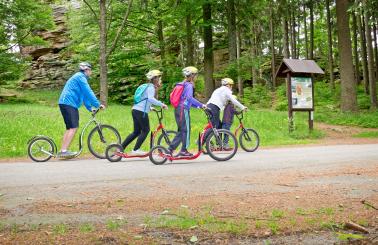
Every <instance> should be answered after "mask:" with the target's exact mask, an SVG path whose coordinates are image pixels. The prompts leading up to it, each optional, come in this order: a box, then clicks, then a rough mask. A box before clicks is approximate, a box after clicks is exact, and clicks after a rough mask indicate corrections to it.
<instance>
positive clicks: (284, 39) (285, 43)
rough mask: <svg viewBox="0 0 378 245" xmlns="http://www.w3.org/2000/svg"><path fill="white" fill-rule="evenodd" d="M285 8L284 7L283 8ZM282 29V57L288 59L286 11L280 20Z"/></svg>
mask: <svg viewBox="0 0 378 245" xmlns="http://www.w3.org/2000/svg"><path fill="white" fill-rule="evenodd" d="M285 7H286V6H285ZM282 28H283V33H284V38H283V41H284V57H285V58H290V50H289V27H288V23H287V14H286V11H285V12H284V16H283V19H282Z"/></svg>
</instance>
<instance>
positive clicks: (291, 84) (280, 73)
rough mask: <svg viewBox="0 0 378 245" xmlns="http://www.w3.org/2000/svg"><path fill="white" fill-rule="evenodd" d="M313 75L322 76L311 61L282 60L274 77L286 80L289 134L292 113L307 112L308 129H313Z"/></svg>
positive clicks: (320, 70) (320, 71)
mask: <svg viewBox="0 0 378 245" xmlns="http://www.w3.org/2000/svg"><path fill="white" fill-rule="evenodd" d="M313 74H324V72H323V70H322V69H321V68H320V67H319V66H318V65H317V64H316V63H315V61H313V60H294V59H283V61H282V63H281V65H280V67H279V69H278V70H277V73H276V77H285V78H286V79H287V80H286V81H287V95H288V96H287V97H288V98H287V99H288V115H289V132H291V131H293V130H294V125H293V121H294V118H293V112H294V111H304V112H308V127H309V129H310V130H312V129H313V127H314V79H313Z"/></svg>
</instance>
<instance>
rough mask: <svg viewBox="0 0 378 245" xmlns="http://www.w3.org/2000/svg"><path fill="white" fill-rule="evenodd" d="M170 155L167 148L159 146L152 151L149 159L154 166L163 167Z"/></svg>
mask: <svg viewBox="0 0 378 245" xmlns="http://www.w3.org/2000/svg"><path fill="white" fill-rule="evenodd" d="M168 154H169V153H168V150H167V149H166V148H165V147H163V146H161V145H157V146H155V147H153V148H152V149H151V151H150V156H149V158H150V161H151V162H152V163H153V164H155V165H162V164H164V163H165V162H166V161H167V160H168V158H167V155H168Z"/></svg>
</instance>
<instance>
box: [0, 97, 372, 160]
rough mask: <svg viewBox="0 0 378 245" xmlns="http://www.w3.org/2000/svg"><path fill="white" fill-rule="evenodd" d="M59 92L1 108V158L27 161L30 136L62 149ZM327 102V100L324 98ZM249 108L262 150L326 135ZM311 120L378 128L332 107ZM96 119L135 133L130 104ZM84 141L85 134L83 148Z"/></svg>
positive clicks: (196, 129) (83, 113) (198, 125)
mask: <svg viewBox="0 0 378 245" xmlns="http://www.w3.org/2000/svg"><path fill="white" fill-rule="evenodd" d="M59 94H60V91H56V90H53V91H50V90H40V91H29V90H27V91H19V96H18V98H17V99H16V100H14V101H9V102H8V103H3V104H0V122H1V125H0V158H15V157H26V156H27V143H28V140H29V139H30V138H31V137H32V136H34V135H47V136H50V137H51V138H53V139H54V140H55V142H56V144H57V145H58V148H59V147H60V145H61V138H62V135H63V133H64V131H65V126H64V122H63V118H62V116H61V114H60V111H59V107H58V105H57V100H58V97H59ZM322 97H324V96H321V95H319V98H322ZM325 100H326V98H324V101H325ZM256 106H258V105H256ZM249 108H251V110H250V111H249V112H248V113H247V114H246V115H245V119H244V124H245V125H246V126H247V127H252V128H254V129H256V130H257V132H258V133H259V135H260V142H261V143H260V145H261V146H273V145H292V144H306V143H309V142H313V141H314V140H316V139H319V138H321V137H323V136H324V133H323V132H321V131H318V130H314V131H312V132H309V130H308V125H307V117H308V113H303V112H297V113H295V114H294V125H295V131H294V132H292V133H289V132H288V117H287V111H285V110H283V111H275V110H271V109H255V106H254V105H252V106H249ZM173 113H174V109H173V108H172V107H170V108H169V110H168V111H165V114H164V115H165V118H164V124H165V126H166V128H167V129H171V130H176V129H177V127H176V123H175V120H174V115H173ZM149 117H150V127H151V130H154V129H155V128H156V126H157V118H156V115H155V114H154V112H151V113H150V115H149ZM314 117H315V123H316V121H320V122H325V123H330V124H339V125H353V126H360V127H366V128H368V127H370V128H378V112H376V111H375V112H371V111H364V112H360V113H341V112H339V111H338V110H337V109H335V107H334V106H330V105H328V104H326V106H323V105H318V106H317V107H316V111H315V114H314ZM191 118H192V123H191V124H192V131H191V146H190V148H191V149H192V150H195V149H196V147H197V146H196V144H195V142H196V139H197V137H198V134H199V133H200V132H201V131H202V129H203V127H204V125H205V123H206V117H205V115H204V113H203V112H202V111H201V110H197V109H192V110H191ZM89 119H90V113H89V112H88V111H87V110H86V109H85V108H84V107H82V108H81V109H80V128H79V132H80V130H81V127H82V126H84V125H85V123H86V122H87V121H88V120H89ZM98 119H99V120H100V121H101V122H102V123H104V124H110V125H112V126H114V127H115V128H117V129H118V130H119V132H120V134H121V137H122V139H124V138H125V137H126V136H127V135H128V134H129V133H130V132H131V131H132V129H133V125H132V117H131V106H124V105H119V104H110V105H109V106H108V108H107V109H106V110H105V111H102V112H100V113H99V114H98ZM237 124H238V121H237V119H236V118H235V121H234V125H233V129H234V128H235V127H237ZM233 129H232V131H233ZM88 132H89V131H88ZM88 132H87V134H88ZM78 135H79V134H77V135H76V138H75V139H74V141H73V143H72V145H71V150H77V148H78ZM86 137H87V135H86V136H85V142H84V143H85V144H86ZM360 137H378V135H377V134H375V133H369V134H368V135H361V136H360ZM134 144H135V143H134V142H133V143H132V144H131V145H130V146H129V147H128V149H127V150H128V151H129V150H131V148H132V147H133V146H134ZM85 146H86V145H85ZM148 147H149V140H148V139H147V140H146V141H145V143H144V145H143V149H144V150H147V149H148ZM84 154H89V151H88V150H87V147H85V150H84Z"/></svg>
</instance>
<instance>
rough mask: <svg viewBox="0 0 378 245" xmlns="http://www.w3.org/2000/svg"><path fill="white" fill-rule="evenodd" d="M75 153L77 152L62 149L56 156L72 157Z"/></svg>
mask: <svg viewBox="0 0 378 245" xmlns="http://www.w3.org/2000/svg"><path fill="white" fill-rule="evenodd" d="M76 154H77V152H71V151H64V152H62V151H61V152H59V153H58V157H59V158H71V157H74V156H75V155H76Z"/></svg>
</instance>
